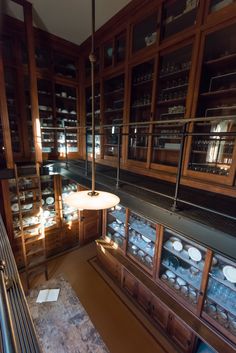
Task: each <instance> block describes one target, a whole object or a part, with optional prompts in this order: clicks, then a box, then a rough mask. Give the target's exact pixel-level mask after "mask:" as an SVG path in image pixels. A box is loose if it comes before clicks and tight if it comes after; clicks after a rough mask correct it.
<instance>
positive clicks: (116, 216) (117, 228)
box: [106, 205, 126, 250]
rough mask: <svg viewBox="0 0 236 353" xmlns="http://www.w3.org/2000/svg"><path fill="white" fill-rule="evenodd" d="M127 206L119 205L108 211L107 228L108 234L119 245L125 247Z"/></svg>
mask: <svg viewBox="0 0 236 353" xmlns="http://www.w3.org/2000/svg"><path fill="white" fill-rule="evenodd" d="M125 222H126V210H125V207H123V206H121V205H117V206H115V207H112V208H110V209H109V210H108V211H107V230H106V236H107V237H108V238H110V239H111V240H112V241H113V242H114V243H116V244H117V245H118V247H120V248H122V249H123V250H124V249H125V237H126V231H125Z"/></svg>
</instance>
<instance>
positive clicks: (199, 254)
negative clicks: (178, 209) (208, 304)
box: [160, 228, 206, 305]
mask: <svg viewBox="0 0 236 353" xmlns="http://www.w3.org/2000/svg"><path fill="white" fill-rule="evenodd" d="M163 244H164V245H163V250H162V257H161V271H160V277H161V280H162V281H163V282H165V283H166V285H167V286H168V287H170V288H172V289H173V291H175V292H176V294H177V295H179V296H181V297H182V298H184V299H185V300H186V301H188V302H189V303H191V304H193V305H196V304H197V301H198V297H199V290H200V286H201V280H202V272H203V268H204V264H205V255H206V250H205V249H204V248H203V247H201V246H200V245H197V244H195V243H193V242H191V241H189V240H187V239H185V238H183V237H182V236H181V235H179V234H178V233H176V232H173V231H172V230H170V229H167V228H165V230H164V240H163Z"/></svg>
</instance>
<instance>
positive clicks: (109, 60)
mask: <svg viewBox="0 0 236 353" xmlns="http://www.w3.org/2000/svg"><path fill="white" fill-rule="evenodd" d="M102 49H103V69H107V68H110V67H113V66H116V65H118V64H121V63H122V62H124V60H125V55H126V31H122V32H120V33H118V34H117V35H115V36H114V37H113V38H111V39H110V40H109V41H107V42H105V43H104V44H103V46H102Z"/></svg>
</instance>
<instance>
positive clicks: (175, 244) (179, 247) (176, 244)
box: [173, 240, 183, 251]
mask: <svg viewBox="0 0 236 353" xmlns="http://www.w3.org/2000/svg"><path fill="white" fill-rule="evenodd" d="M173 248H174V249H175V250H176V251H182V250H183V244H182V243H181V241H179V240H175V241H174V242H173Z"/></svg>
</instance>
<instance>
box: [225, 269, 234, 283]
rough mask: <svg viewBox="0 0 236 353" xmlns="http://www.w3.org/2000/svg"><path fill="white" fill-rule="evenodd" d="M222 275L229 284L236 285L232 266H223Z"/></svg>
mask: <svg viewBox="0 0 236 353" xmlns="http://www.w3.org/2000/svg"><path fill="white" fill-rule="evenodd" d="M223 274H224V276H225V278H226V279H227V280H228V281H229V282H230V283H236V268H235V267H233V266H228V265H227V266H224V267H223Z"/></svg>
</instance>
